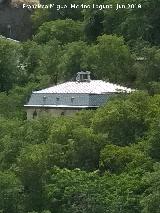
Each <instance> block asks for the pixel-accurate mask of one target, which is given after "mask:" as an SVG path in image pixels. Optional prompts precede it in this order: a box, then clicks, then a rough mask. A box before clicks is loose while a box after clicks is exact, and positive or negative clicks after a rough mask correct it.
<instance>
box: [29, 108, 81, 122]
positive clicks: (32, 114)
mask: <svg viewBox="0 0 160 213" xmlns="http://www.w3.org/2000/svg"><path fill="white" fill-rule="evenodd" d="M78 111H80V109H63V108H36V109H35V108H28V109H26V112H27V119H28V120H30V119H34V118H39V117H41V116H43V115H49V116H53V117H59V116H72V115H74V114H75V113H76V112H78Z"/></svg>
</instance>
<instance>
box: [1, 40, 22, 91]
mask: <svg viewBox="0 0 160 213" xmlns="http://www.w3.org/2000/svg"><path fill="white" fill-rule="evenodd" d="M19 51H20V44H19V43H17V42H13V41H8V40H5V39H1V38H0V92H8V91H9V90H10V89H11V88H12V87H13V85H14V84H15V83H16V79H17V76H18V65H19Z"/></svg>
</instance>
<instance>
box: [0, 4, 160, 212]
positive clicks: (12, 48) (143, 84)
mask: <svg viewBox="0 0 160 213" xmlns="http://www.w3.org/2000/svg"><path fill="white" fill-rule="evenodd" d="M66 2H67V3H68V4H69V3H71V0H65V1H63V0H58V1H57V0H46V1H45V3H55V4H56V3H57V4H65V3H66ZM72 2H73V1H72ZM74 2H75V3H76V2H78V3H80V1H76V0H74ZM81 2H82V3H86V4H87V1H85V2H83V0H81ZM88 2H89V3H90V4H91V3H93V2H94V3H106V2H107V1H102V0H101V1H98V0H97V1H96V0H95V1H94V0H90V1H88ZM112 2H113V4H114V3H115V2H122V1H121V0H117V1H114V0H111V1H110V3H112ZM123 2H125V1H124V0H123ZM133 2H136V1H133ZM139 3H142V9H134V10H119V11H118V12H117V11H115V10H103V11H99V10H81V9H77V10H71V9H65V10H60V11H57V10H54V9H51V10H40V9H38V10H36V11H35V12H34V14H33V16H32V20H33V24H34V35H33V39H32V40H29V41H27V42H24V43H16V42H12V41H9V40H5V39H0V212H3V213H140V212H142V213H159V212H160V206H159V203H160V94H159V92H160V47H159V44H160V37H159V34H160V27H159V26H160V1H159V0H155V1H152V0H148V1H145V0H140V1H139ZM82 69H83V70H90V71H91V72H92V75H93V78H95V79H103V80H109V81H111V82H115V83H119V84H122V85H126V86H130V87H132V88H137V92H134V93H132V94H130V95H127V96H126V95H120V96H117V97H114V98H112V99H111V100H110V101H109V102H108V103H107V104H106V105H105V106H103V107H101V108H99V109H98V110H96V111H81V112H80V113H78V114H77V115H75V116H73V117H72V118H68V117H60V118H49V117H42V118H40V119H36V120H31V121H27V120H26V115H25V112H24V109H23V104H24V103H26V102H27V100H28V98H29V96H30V93H31V91H32V90H37V89H40V88H44V87H47V86H49V85H53V84H56V83H57V82H62V81H66V80H69V79H72V78H73V77H75V75H76V73H77V72H78V71H80V70H82Z"/></svg>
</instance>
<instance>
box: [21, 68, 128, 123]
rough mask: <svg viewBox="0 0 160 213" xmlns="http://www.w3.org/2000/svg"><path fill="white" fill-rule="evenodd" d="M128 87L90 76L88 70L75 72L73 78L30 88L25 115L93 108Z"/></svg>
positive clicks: (66, 113) (53, 113)
mask: <svg viewBox="0 0 160 213" xmlns="http://www.w3.org/2000/svg"><path fill="white" fill-rule="evenodd" d="M131 91H132V90H131V89H129V88H127V87H122V86H119V85H117V84H112V83H109V82H105V81H102V80H91V78H90V72H88V71H87V72H78V73H77V77H76V81H69V82H66V83H62V84H59V85H56V86H53V87H49V88H46V89H42V90H40V91H34V92H32V95H31V97H30V99H29V102H28V103H27V105H24V106H25V108H26V111H27V119H32V118H35V117H39V116H40V115H43V114H46V113H47V114H50V115H54V116H61V115H72V114H73V113H75V112H78V111H79V110H81V109H96V108H98V107H100V106H101V105H103V104H104V103H106V101H107V100H108V99H109V98H110V97H111V96H113V95H114V94H117V93H124V92H125V93H130V92H131Z"/></svg>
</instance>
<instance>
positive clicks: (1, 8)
mask: <svg viewBox="0 0 160 213" xmlns="http://www.w3.org/2000/svg"><path fill="white" fill-rule="evenodd" d="M23 3H30V4H31V3H38V0H31V1H30V0H29V1H27V0H23V1H22V0H12V1H2V0H0V35H3V36H6V37H9V38H12V39H16V40H20V41H24V40H26V39H28V38H30V37H31V35H32V23H31V19H30V16H31V13H32V11H29V10H27V9H23V8H22V7H20V6H21V4H23Z"/></svg>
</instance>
